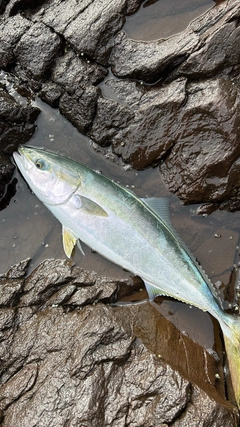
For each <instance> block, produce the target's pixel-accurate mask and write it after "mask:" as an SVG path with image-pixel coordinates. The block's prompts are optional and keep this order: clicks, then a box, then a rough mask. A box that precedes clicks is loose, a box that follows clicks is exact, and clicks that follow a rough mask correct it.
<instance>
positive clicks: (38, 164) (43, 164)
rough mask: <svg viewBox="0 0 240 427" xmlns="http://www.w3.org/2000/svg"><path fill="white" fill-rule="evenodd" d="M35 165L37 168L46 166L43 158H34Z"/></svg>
mask: <svg viewBox="0 0 240 427" xmlns="http://www.w3.org/2000/svg"><path fill="white" fill-rule="evenodd" d="M35 165H36V167H37V168H38V169H45V166H46V165H45V162H44V160H43V159H38V160H36V162H35Z"/></svg>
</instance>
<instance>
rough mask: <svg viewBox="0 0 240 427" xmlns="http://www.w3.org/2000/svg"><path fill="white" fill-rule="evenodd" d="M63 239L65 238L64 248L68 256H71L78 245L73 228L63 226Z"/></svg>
mask: <svg viewBox="0 0 240 427" xmlns="http://www.w3.org/2000/svg"><path fill="white" fill-rule="evenodd" d="M62 239H63V249H64V252H65V254H66V255H67V257H68V258H71V255H72V251H73V249H74V247H75V245H76V242H77V238H76V237H75V236H74V234H73V233H72V231H71V230H69V229H68V228H66V227H64V225H63V228H62Z"/></svg>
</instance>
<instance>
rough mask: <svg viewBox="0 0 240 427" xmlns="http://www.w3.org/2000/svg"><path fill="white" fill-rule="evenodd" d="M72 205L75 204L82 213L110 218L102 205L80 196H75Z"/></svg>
mask: <svg viewBox="0 0 240 427" xmlns="http://www.w3.org/2000/svg"><path fill="white" fill-rule="evenodd" d="M72 203H74V206H75V207H76V208H77V209H81V211H82V212H84V213H86V214H88V215H95V216H108V214H107V212H106V211H105V210H104V209H103V208H102V207H101V206H100V205H98V204H97V203H95V202H93V201H92V200H90V199H88V198H87V197H84V196H80V195H79V194H74V196H73V197H72Z"/></svg>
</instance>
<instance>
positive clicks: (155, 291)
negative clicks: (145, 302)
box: [144, 280, 169, 301]
mask: <svg viewBox="0 0 240 427" xmlns="http://www.w3.org/2000/svg"><path fill="white" fill-rule="evenodd" d="M144 284H145V287H146V290H147V293H148V296H149V300H150V301H153V300H154V298H155V297H158V296H160V295H162V296H167V297H168V296H169V294H167V293H166V292H164V291H163V290H162V289H161V288H159V287H158V286H156V285H153V284H152V283H150V282H147V281H146V280H144Z"/></svg>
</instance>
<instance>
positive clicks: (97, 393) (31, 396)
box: [0, 260, 238, 427]
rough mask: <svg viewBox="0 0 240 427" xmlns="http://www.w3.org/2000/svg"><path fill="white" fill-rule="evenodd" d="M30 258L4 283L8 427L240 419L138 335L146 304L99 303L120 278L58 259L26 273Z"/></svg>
mask: <svg viewBox="0 0 240 427" xmlns="http://www.w3.org/2000/svg"><path fill="white" fill-rule="evenodd" d="M27 265H28V260H26V261H23V262H22V263H20V264H19V265H17V266H14V267H13V268H12V269H11V270H10V271H9V272H8V273H6V274H5V275H4V276H2V278H1V281H0V286H1V293H0V305H1V316H0V334H1V335H0V336H1V348H0V352H1V369H0V374H1V384H2V385H1V387H0V408H1V411H2V413H1V416H2V418H1V425H2V426H3V427H13V426H16V425H21V426H22V427H24V426H28V427H31V426H36V425H38V426H46V425H49V426H52V427H55V426H56V427H57V426H65V425H69V426H79V425H81V426H89V427H90V426H91V427H94V426H96V427H98V426H99V425H101V426H102V427H104V426H115V427H116V426H119V427H121V426H122V427H125V426H126V425H129V426H132V427H134V426H136V427H140V426H142V427H147V426H149V427H150V426H152V427H154V426H155V427H159V426H161V425H162V426H163V425H169V424H171V425H172V426H185V427H186V426H188V425H189V426H190V425H191V427H194V426H199V425H200V426H204V425H208V426H219V425H224V426H226V427H227V426H229V427H230V426H231V427H234V426H237V419H238V418H237V413H236V411H235V410H234V408H233V407H231V406H230V405H225V406H222V402H221V400H220V399H219V398H218V400H219V403H217V402H216V401H215V400H214V399H213V398H210V397H209V396H207V395H206V393H204V392H203V391H202V390H200V389H199V388H198V387H197V386H195V385H193V384H190V383H189V381H187V380H186V379H184V378H183V377H181V375H180V374H179V373H178V372H176V371H174V370H173V369H172V368H170V366H168V365H167V364H166V363H165V362H164V361H163V360H162V359H159V357H157V356H156V355H155V354H154V353H153V352H152V351H150V350H149V349H147V347H146V346H145V345H144V343H143V341H142V340H141V338H140V337H137V335H136V333H135V332H134V324H135V323H136V320H137V319H138V314H139V313H138V310H139V308H138V309H137V312H136V309H135V308H134V307H133V308H131V307H128V306H127V307H111V306H107V305H104V304H102V303H101V302H100V301H111V299H112V298H113V296H114V295H115V292H116V289H117V286H118V283H117V282H114V281H110V280H107V279H104V278H100V277H98V276H97V275H96V274H94V273H88V272H86V271H84V270H82V269H80V268H77V267H74V266H73V265H72V264H71V263H69V262H66V261H52V260H48V261H45V262H44V263H42V264H40V265H39V266H38V268H37V269H36V270H35V271H33V272H32V273H31V274H30V275H29V276H28V277H27V278H26V277H25V270H26V268H27ZM90 303H91V304H92V303H94V305H89V304H90ZM146 309H147V307H146ZM157 317H158V318H159V315H158V316H157ZM205 368H206V367H205ZM220 402H221V404H220ZM200 419H201V421H200Z"/></svg>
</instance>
